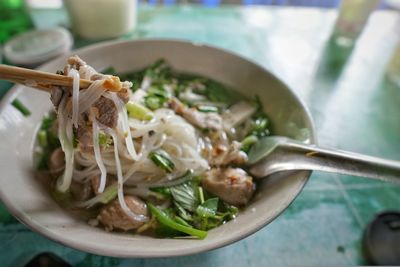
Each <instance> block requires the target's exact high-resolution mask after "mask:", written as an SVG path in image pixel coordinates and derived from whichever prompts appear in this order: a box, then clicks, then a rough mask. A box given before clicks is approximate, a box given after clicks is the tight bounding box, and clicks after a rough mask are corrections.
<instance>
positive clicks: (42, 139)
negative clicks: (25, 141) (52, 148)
mask: <svg viewBox="0 0 400 267" xmlns="http://www.w3.org/2000/svg"><path fill="white" fill-rule="evenodd" d="M37 136H38V141H39V145H40V146H41V147H46V146H47V145H48V143H47V132H46V131H45V130H40V131H39V132H38V135H37Z"/></svg>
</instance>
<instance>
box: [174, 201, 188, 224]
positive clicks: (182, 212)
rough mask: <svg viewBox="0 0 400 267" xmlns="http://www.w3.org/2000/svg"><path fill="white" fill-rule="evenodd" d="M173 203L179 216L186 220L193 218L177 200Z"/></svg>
mask: <svg viewBox="0 0 400 267" xmlns="http://www.w3.org/2000/svg"><path fill="white" fill-rule="evenodd" d="M174 205H175V207H176V210H177V212H178V214H179V216H181V217H182V218H183V219H185V220H186V221H192V220H193V218H192V215H191V214H190V213H189V212H187V211H186V210H185V209H184V208H183V207H182V206H181V205H180V204H179V203H178V202H176V201H174Z"/></svg>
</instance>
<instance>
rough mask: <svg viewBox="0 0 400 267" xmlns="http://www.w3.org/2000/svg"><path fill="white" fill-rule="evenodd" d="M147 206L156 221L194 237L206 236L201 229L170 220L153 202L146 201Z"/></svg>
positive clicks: (202, 237) (201, 237)
mask: <svg viewBox="0 0 400 267" xmlns="http://www.w3.org/2000/svg"><path fill="white" fill-rule="evenodd" d="M148 207H149V208H150V211H151V213H152V214H153V216H154V217H155V218H156V219H157V221H158V222H159V223H160V224H163V225H165V226H168V227H170V228H172V229H174V230H177V231H179V232H182V233H185V234H188V235H191V236H194V237H198V238H200V239H204V238H206V237H207V232H206V231H201V230H198V229H195V228H193V227H189V226H186V225H183V224H181V223H178V222H176V221H174V220H172V219H171V218H170V217H169V216H168V215H167V214H166V213H165V212H164V211H162V210H161V209H158V208H157V207H156V206H154V205H153V204H151V203H148Z"/></svg>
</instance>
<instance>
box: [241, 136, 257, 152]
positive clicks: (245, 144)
mask: <svg viewBox="0 0 400 267" xmlns="http://www.w3.org/2000/svg"><path fill="white" fill-rule="evenodd" d="M257 142H258V138H257V136H254V135H249V136H247V137H246V138H245V139H243V141H242V147H241V149H242V150H243V151H244V152H246V153H247V152H249V151H250V148H251V146H252V145H254V144H255V143H257Z"/></svg>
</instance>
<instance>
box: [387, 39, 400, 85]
mask: <svg viewBox="0 0 400 267" xmlns="http://www.w3.org/2000/svg"><path fill="white" fill-rule="evenodd" d="M386 76H387V78H388V79H389V80H390V81H391V82H392V83H393V84H395V85H396V86H398V87H400V42H399V44H398V45H397V48H396V49H395V51H394V53H393V56H392V57H391V59H390V61H389V64H388V65H387V69H386Z"/></svg>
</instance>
